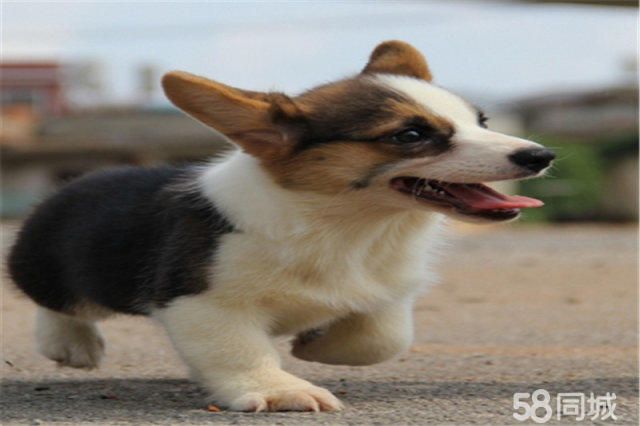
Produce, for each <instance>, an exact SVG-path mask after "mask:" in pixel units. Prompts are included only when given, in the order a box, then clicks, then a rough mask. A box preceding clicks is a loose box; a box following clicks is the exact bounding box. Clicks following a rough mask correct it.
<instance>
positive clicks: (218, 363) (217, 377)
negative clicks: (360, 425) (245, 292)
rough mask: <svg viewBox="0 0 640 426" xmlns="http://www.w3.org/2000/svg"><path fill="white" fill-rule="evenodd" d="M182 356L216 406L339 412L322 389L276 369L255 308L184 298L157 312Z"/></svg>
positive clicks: (277, 365)
mask: <svg viewBox="0 0 640 426" xmlns="http://www.w3.org/2000/svg"><path fill="white" fill-rule="evenodd" d="M156 317H158V318H159V320H160V321H161V322H162V323H163V324H164V326H165V327H166V329H167V331H168V333H169V336H170V338H171V340H172V341H173V343H174V345H175V347H176V348H177V350H178V352H179V353H180V354H181V356H182V358H183V359H184V360H185V362H186V363H187V364H188V365H189V367H190V368H191V369H192V371H193V372H194V373H195V375H196V376H197V377H198V379H199V380H200V381H201V382H202V383H203V384H204V386H205V387H206V388H207V390H208V391H209V392H211V397H212V400H213V401H215V402H216V403H218V404H220V405H223V406H226V407H229V408H230V409H232V410H240V411H267V410H268V411H281V410H297V411H320V410H327V411H328V410H338V409H340V408H342V404H341V403H340V401H339V400H338V399H337V398H336V397H335V396H333V395H332V394H331V392H329V391H328V390H326V389H323V388H321V387H317V386H314V385H312V384H311V383H309V382H308V381H306V380H302V379H300V378H298V377H296V376H294V375H292V374H289V373H287V372H285V371H283V370H282V369H281V368H280V360H279V357H278V353H277V352H276V350H275V348H274V347H273V345H272V343H271V339H270V337H269V335H268V334H267V332H266V330H265V329H266V324H267V323H268V321H266V319H265V318H264V317H263V316H262V315H261V314H260V313H259V312H258V311H257V310H256V309H249V308H246V307H245V308H239V307H227V306H223V305H222V304H220V303H215V302H212V301H211V299H210V298H205V297H204V296H186V297H181V298H178V299H176V300H175V301H173V302H172V303H171V304H170V305H169V306H168V307H166V308H163V309H160V310H158V312H156Z"/></svg>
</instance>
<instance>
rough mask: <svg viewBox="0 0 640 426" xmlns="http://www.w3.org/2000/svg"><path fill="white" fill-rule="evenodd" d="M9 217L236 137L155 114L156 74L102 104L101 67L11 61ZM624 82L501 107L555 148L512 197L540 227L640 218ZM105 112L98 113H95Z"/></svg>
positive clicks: (4, 212) (496, 116) (503, 121)
mask: <svg viewBox="0 0 640 426" xmlns="http://www.w3.org/2000/svg"><path fill="white" fill-rule="evenodd" d="M1 70H2V78H1V84H2V120H3V126H2V130H1V133H0V154H1V158H0V160H1V163H0V165H1V178H2V192H1V194H0V195H1V198H0V202H1V204H0V207H1V209H0V215H1V216H2V217H4V218H7V217H16V218H19V217H23V216H24V215H25V214H26V213H28V211H29V210H30V209H31V207H32V206H33V205H35V204H36V203H37V202H38V201H40V200H42V199H43V198H45V197H46V196H47V195H49V194H51V193H52V192H53V191H54V190H56V189H57V188H59V187H60V185H62V184H64V183H65V182H67V181H68V180H70V179H72V178H74V177H77V176H79V175H81V174H83V173H86V172H89V171H92V170H95V169H100V168H107V167H113V166H118V165H125V164H132V165H154V164H166V163H169V164H176V163H184V162H189V161H200V160H205V159H207V158H209V157H211V156H213V155H216V154H217V153H219V152H220V151H221V150H223V149H225V147H227V143H226V142H225V138H224V137H223V136H222V135H220V134H218V133H216V132H214V131H212V130H211V129H209V128H207V127H205V126H203V125H201V124H199V123H197V122H196V121H194V120H192V119H190V118H188V117H187V116H185V115H184V114H182V113H180V112H179V111H178V110H176V109H174V108H170V107H162V108H159V107H153V106H152V103H151V101H150V100H151V99H152V98H153V90H154V85H153V81H156V80H157V78H156V74H157V73H156V72H155V69H154V68H153V67H152V66H148V65H145V66H143V67H141V68H140V69H138V70H137V72H138V76H139V84H138V88H137V89H136V90H137V92H138V93H137V95H136V103H135V104H132V105H128V106H111V107H96V106H95V105H100V104H101V101H100V93H101V81H100V75H101V67H100V66H99V64H97V63H84V64H76V65H74V66H69V65H65V66H64V67H62V66H60V65H57V64H48V63H39V64H3V65H2V68H1ZM637 90H638V89H637V86H634V85H623V84H621V85H620V87H612V88H599V89H594V90H590V91H581V92H565V93H557V92H556V93H553V94H549V95H541V96H535V97H530V98H527V99H522V100H520V101H518V102H515V103H510V104H509V109H507V110H502V111H492V112H491V114H490V115H491V123H490V124H491V128H492V129H494V130H497V131H503V132H506V133H509V134H516V135H520V136H523V137H526V138H531V139H534V140H537V141H540V142H541V143H544V144H545V145H547V146H550V147H552V148H554V149H555V150H556V151H557V153H558V159H557V160H556V164H555V165H554V167H553V168H552V170H551V171H550V173H549V174H550V177H549V178H548V179H537V180H528V181H523V182H521V183H518V184H517V185H519V186H521V188H520V189H517V188H514V187H513V186H516V184H515V183H505V184H503V186H502V187H501V190H507V191H519V192H522V193H524V194H527V195H531V196H537V197H539V198H542V199H544V200H545V202H546V203H547V204H546V206H545V207H544V208H541V209H531V210H530V211H527V212H526V215H525V218H529V219H531V220H550V221H568V220H635V219H637V217H638V91H637ZM87 105H93V106H87Z"/></svg>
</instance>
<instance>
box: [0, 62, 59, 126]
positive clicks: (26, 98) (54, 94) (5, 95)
mask: <svg viewBox="0 0 640 426" xmlns="http://www.w3.org/2000/svg"><path fill="white" fill-rule="evenodd" d="M62 83H63V76H62V67H61V66H60V64H57V63H55V62H22V63H21V62H14V63H2V64H0V93H1V94H2V95H1V102H2V104H1V105H2V110H3V112H4V114H10V113H11V112H12V111H16V112H17V111H19V112H20V114H23V113H25V112H27V111H28V112H30V113H31V114H33V115H60V114H62V113H64V112H65V111H66V107H67V106H66V102H65V97H64V91H63V84H62Z"/></svg>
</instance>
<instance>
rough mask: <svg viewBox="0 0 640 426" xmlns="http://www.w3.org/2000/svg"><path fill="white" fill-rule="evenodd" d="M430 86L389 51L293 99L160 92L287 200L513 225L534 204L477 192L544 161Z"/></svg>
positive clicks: (179, 75) (171, 77)
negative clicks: (295, 197) (250, 161)
mask: <svg viewBox="0 0 640 426" xmlns="http://www.w3.org/2000/svg"><path fill="white" fill-rule="evenodd" d="M431 80H432V77H431V72H430V70H429V67H428V66H427V63H426V62H425V60H424V58H423V56H422V55H421V54H420V53H419V52H418V51H417V50H416V49H415V48H413V47H412V46H410V45H408V44H406V43H403V42H399V41H388V42H385V43H382V44H380V45H379V46H377V47H376V49H375V50H374V51H373V53H372V54H371V57H370V59H369V62H368V64H367V65H366V67H365V68H364V70H363V71H362V72H361V73H360V74H358V75H357V76H355V77H352V78H348V79H345V80H341V81H337V82H334V83H330V84H326V85H323V86H320V87H316V88H314V89H311V90H309V91H307V92H305V93H303V94H301V95H299V96H296V97H288V96H286V95H284V94H281V93H261V92H251V91H245V90H240V89H236V88H232V87H229V86H226V85H223V84H220V83H217V82H214V81H210V80H207V79H204V78H201V77H197V76H194V75H191V74H187V73H184V72H171V73H169V74H167V75H165V76H164V78H163V81H162V83H163V87H164V89H165V92H166V94H167V96H168V97H169V99H171V101H172V102H173V103H174V104H175V105H176V106H178V107H179V108H181V109H182V110H184V111H185V112H187V113H188V114H190V115H191V116H193V117H195V118H196V119H198V120H200V121H202V122H203V123H205V124H207V125H209V126H211V127H213V128H215V129H217V130H218V131H220V132H222V133H224V134H225V135H226V136H227V137H229V139H231V140H232V141H233V142H235V143H236V144H237V145H239V146H240V147H241V148H242V149H243V150H244V151H245V152H247V153H249V154H250V155H252V156H254V157H257V158H258V159H259V160H260V164H261V165H262V166H263V167H264V168H265V170H267V171H268V173H270V174H271V176H273V178H274V180H275V181H276V182H277V183H278V184H279V185H281V186H282V187H284V188H286V189H289V190H292V191H305V192H308V193H316V194H326V195H330V196H333V197H336V196H346V197H352V199H353V200H360V201H362V200H366V202H367V203H368V204H369V205H373V206H375V207H376V208H382V207H385V208H390V209H427V210H434V211H438V212H441V213H445V214H448V215H452V216H455V217H457V218H459V219H467V220H506V219H512V218H515V217H516V216H518V214H519V212H520V210H519V209H520V208H524V207H537V206H540V205H542V203H541V202H540V201H538V200H534V199H531V198H526V197H521V196H506V195H503V194H500V193H498V192H496V191H493V190H491V189H489V188H488V187H486V186H485V185H483V184H482V182H489V181H497V180H505V179H518V178H526V177H532V176H537V175H539V174H541V173H542V172H543V170H544V169H546V168H547V167H548V166H549V165H550V163H551V161H552V160H553V158H554V153H553V151H550V150H548V149H545V148H544V147H542V146H540V145H538V144H536V143H534V142H530V141H527V140H523V139H519V138H516V137H512V136H506V135H503V134H500V133H496V132H493V131H491V130H489V129H487V126H486V123H485V122H486V117H485V116H484V115H483V114H482V112H481V111H479V110H478V109H477V108H475V107H473V106H472V105H470V104H469V103H468V102H466V101H465V100H463V99H462V98H460V97H459V96H457V95H455V94H453V93H450V92H448V91H446V90H444V89H442V88H441V87H438V86H436V85H434V84H432V83H431Z"/></svg>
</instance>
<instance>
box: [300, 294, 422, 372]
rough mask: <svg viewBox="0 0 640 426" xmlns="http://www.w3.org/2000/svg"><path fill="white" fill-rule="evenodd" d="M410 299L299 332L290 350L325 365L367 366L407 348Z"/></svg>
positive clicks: (411, 336) (409, 326)
mask: <svg viewBox="0 0 640 426" xmlns="http://www.w3.org/2000/svg"><path fill="white" fill-rule="evenodd" d="M412 308H413V303H412V301H409V300H407V301H404V302H401V303H400V302H399V303H396V304H393V305H390V306H387V307H385V308H384V309H381V310H378V311H375V312H367V313H353V314H351V315H349V316H347V317H345V318H342V319H339V320H337V321H335V322H333V323H331V324H330V325H329V326H328V327H327V328H326V329H320V330H311V331H309V332H306V333H302V334H300V335H298V337H297V338H296V340H294V342H293V347H292V349H291V353H292V354H293V355H294V356H295V357H297V358H300V359H304V360H306V361H317V362H322V363H325V364H341V365H369V364H375V363H378V362H382V361H384V360H386V359H389V358H391V357H393V356H394V355H396V354H398V353H400V352H402V351H404V350H406V349H407V348H408V347H409V345H410V344H411V341H412V339H413V318H412Z"/></svg>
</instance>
